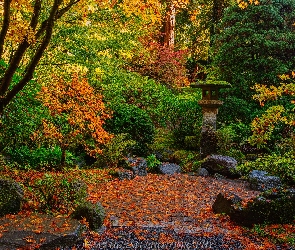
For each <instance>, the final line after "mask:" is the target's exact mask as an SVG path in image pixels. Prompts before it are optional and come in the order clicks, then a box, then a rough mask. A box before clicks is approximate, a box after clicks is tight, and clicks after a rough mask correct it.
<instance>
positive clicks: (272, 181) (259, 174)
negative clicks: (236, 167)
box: [249, 170, 282, 191]
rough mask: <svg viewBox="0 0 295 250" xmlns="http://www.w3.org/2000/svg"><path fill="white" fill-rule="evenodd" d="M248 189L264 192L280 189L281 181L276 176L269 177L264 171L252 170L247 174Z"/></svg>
mask: <svg viewBox="0 0 295 250" xmlns="http://www.w3.org/2000/svg"><path fill="white" fill-rule="evenodd" d="M249 182H250V187H251V188H252V189H253V190H258V191H266V190H270V189H280V188H281V186H282V182H281V179H280V178H279V177H278V176H270V175H268V173H267V172H266V171H260V170H253V171H252V172H250V174H249Z"/></svg>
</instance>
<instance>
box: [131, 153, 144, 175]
mask: <svg viewBox="0 0 295 250" xmlns="http://www.w3.org/2000/svg"><path fill="white" fill-rule="evenodd" d="M127 163H128V164H129V165H130V166H131V169H132V172H133V174H134V175H135V176H146V175H147V162H146V160H145V159H144V158H141V157H138V158H128V159H127Z"/></svg>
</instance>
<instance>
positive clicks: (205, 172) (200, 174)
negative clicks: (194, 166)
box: [196, 168, 209, 177]
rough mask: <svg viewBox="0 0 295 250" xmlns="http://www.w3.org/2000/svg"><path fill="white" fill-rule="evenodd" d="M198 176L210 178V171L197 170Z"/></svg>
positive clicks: (204, 169)
mask: <svg viewBox="0 0 295 250" xmlns="http://www.w3.org/2000/svg"><path fill="white" fill-rule="evenodd" d="M196 174H197V176H203V177H207V176H209V172H208V170H207V169H206V168H199V169H198V170H197V173H196Z"/></svg>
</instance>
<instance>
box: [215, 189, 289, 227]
mask: <svg viewBox="0 0 295 250" xmlns="http://www.w3.org/2000/svg"><path fill="white" fill-rule="evenodd" d="M233 197H235V199H234V201H233V200H232V199H233ZM242 203H243V202H242V199H241V198H239V197H238V196H237V195H235V194H234V195H231V196H228V195H225V194H223V193H220V194H218V196H217V199H216V200H215V202H214V204H213V206H212V208H213V211H214V212H215V213H226V214H228V215H229V216H230V218H231V220H233V221H235V222H236V223H237V224H239V225H242V226H247V227H251V226H253V225H254V224H261V223H265V224H282V223H294V220H295V210H294V207H295V189H286V190H283V189H282V190H281V191H278V192H264V193H262V194H261V195H259V196H258V197H256V198H255V199H253V200H252V201H248V203H247V204H246V206H243V205H242Z"/></svg>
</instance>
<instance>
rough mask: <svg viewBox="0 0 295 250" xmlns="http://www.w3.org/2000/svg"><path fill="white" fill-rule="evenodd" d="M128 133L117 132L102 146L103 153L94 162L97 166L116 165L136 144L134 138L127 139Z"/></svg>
mask: <svg viewBox="0 0 295 250" xmlns="http://www.w3.org/2000/svg"><path fill="white" fill-rule="evenodd" d="M128 137H130V135H128V134H117V135H115V137H114V138H112V139H111V140H110V141H109V142H108V143H107V144H105V145H104V147H103V153H102V154H101V155H99V156H98V159H97V161H96V163H95V165H96V166H98V167H105V166H108V167H117V166H118V164H119V163H120V162H122V161H123V160H124V158H125V157H126V156H127V155H128V153H130V151H132V148H133V147H134V146H135V145H136V142H135V141H134V140H130V139H128Z"/></svg>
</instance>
